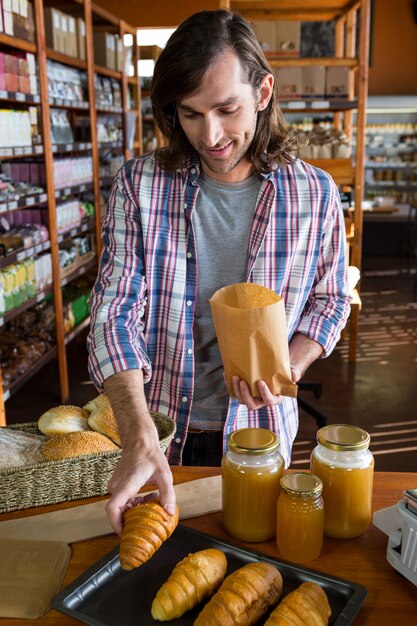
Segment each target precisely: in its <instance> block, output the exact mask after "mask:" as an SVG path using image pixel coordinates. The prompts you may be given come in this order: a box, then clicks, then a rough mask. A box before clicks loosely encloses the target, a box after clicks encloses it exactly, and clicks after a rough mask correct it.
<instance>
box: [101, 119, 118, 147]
mask: <svg viewBox="0 0 417 626" xmlns="http://www.w3.org/2000/svg"><path fill="white" fill-rule="evenodd" d="M97 141H98V142H99V143H101V142H102V143H107V142H112V141H123V126H122V119H121V117H120V115H117V116H116V115H99V116H98V118H97Z"/></svg>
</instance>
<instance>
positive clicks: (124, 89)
mask: <svg viewBox="0 0 417 626" xmlns="http://www.w3.org/2000/svg"><path fill="white" fill-rule="evenodd" d="M31 2H32V4H33V13H34V21H35V32H36V37H35V41H34V42H33V43H32V42H29V41H26V40H23V39H19V38H17V37H14V36H10V35H6V34H4V33H0V46H1V47H2V48H3V49H5V50H6V51H8V52H13V50H16V51H24V52H30V53H32V54H34V55H35V57H36V61H37V65H38V81H39V96H40V97H38V98H36V99H35V105H36V106H37V107H39V118H40V120H41V128H42V148H40V147H39V146H37V152H36V153H35V151H34V150H33V151H32V153H33V154H32V153H30V151H26V152H25V153H24V154H23V153H22V155H21V156H22V157H23V156H24V157H27V156H37V157H42V160H43V161H44V163H45V173H46V198H45V197H44V198H39V199H35V200H36V202H35V201H31V207H33V206H34V205H35V206H41V205H42V204H43V205H44V206H45V204H46V205H47V209H48V219H49V237H50V242H49V243H50V251H51V257H52V273H53V283H52V293H53V297H54V308H55V319H56V347H54V348H52V350H50V351H49V352H48V353H47V355H45V358H42V359H41V360H40V362H39V363H35V364H34V365H33V367H32V368H31V369H30V371H29V372H27V373H26V374H25V377H24V381H23V382H22V381H20V382H19V380H18V381H17V383H19V384H15V385H12V386H11V387H10V388H9V389H6V390H4V389H3V385H2V382H1V371H0V426H2V425H5V424H6V412H5V405H4V403H5V401H6V400H7V398H8V397H9V396H10V395H11V394H12V393H14V391H15V390H17V389H18V388H19V387H20V386H21V384H23V383H24V382H26V381H27V380H29V378H30V377H31V376H33V375H34V374H35V373H36V372H37V371H39V369H40V367H42V366H43V365H44V364H45V363H47V362H48V361H49V360H50V358H53V357H55V356H57V359H58V365H59V380H60V393H61V401H62V402H63V403H64V402H66V401H67V400H68V397H69V382H68V368H67V355H66V345H67V344H68V343H69V340H70V339H72V338H74V337H75V336H76V335H77V334H78V332H81V330H83V329H84V328H85V327H86V325H87V322H86V320H84V321H83V322H82V323H81V324H80V325H79V328H77V327H76V328H75V329H74V330H73V331H72V332H71V334H70V335H67V336H66V335H65V333H64V320H63V317H64V316H63V298H62V286H63V285H64V284H67V283H68V282H70V281H71V280H73V279H75V278H77V277H78V276H80V275H81V274H83V273H84V272H85V271H87V270H88V269H91V268H92V267H95V266H96V265H97V258H98V257H99V255H100V252H101V237H100V231H101V215H100V213H101V211H100V191H101V188H102V184H104V183H103V181H101V180H100V176H99V150H100V146H99V143H98V139H97V120H98V117H99V115H100V110H97V107H96V94H95V85H94V76H95V74H96V73H97V74H100V75H103V76H107V77H110V78H113V79H115V80H117V81H120V84H121V94H122V107H121V110H120V111H119V110H118V111H110V113H111V114H113V115H120V116H122V128H123V141H122V142H121V143H120V145H119V144H117V147H118V148H119V149H120V150H121V151H122V155H123V158H124V159H125V160H126V159H128V158H131V157H133V156H135V155H136V154H138V153H141V152H142V124H141V94H140V79H139V76H138V72H137V61H138V59H139V48H138V46H137V44H136V29H135V28H133V27H131V26H129V25H128V24H126V23H125V22H124V21H122V20H120V19H119V18H117V17H115V16H114V15H112V14H111V13H109V12H108V11H106V10H104V9H103V8H101V7H100V6H99V5H96V4H95V3H92V2H91V0H65V2H60V1H59V0H56V1H50V0H31ZM45 7H55V8H57V9H59V10H62V11H63V12H64V13H67V14H69V15H71V16H72V17H75V18H77V17H80V18H82V19H83V20H84V22H85V27H86V28H85V42H86V59H85V60H83V59H80V58H77V57H74V56H69V55H67V54H63V53H62V52H57V51H56V50H52V49H50V48H47V47H46V38H45V13H44V8H45ZM100 30H105V31H107V32H110V33H113V34H116V35H118V36H119V37H120V38H121V39H122V41H123V37H124V35H125V34H130V35H131V36H132V41H133V44H132V48H133V49H132V65H133V67H134V71H133V76H128V75H127V74H126V73H125V72H122V71H117V70H114V69H109V68H107V67H102V66H98V65H96V64H95V61H94V35H95V33H96V32H99V31H100ZM48 59H50V60H53V61H57V62H59V63H62V64H64V65H66V66H69V67H71V68H75V69H79V70H84V71H85V72H86V75H87V87H88V104H87V105H85V107H84V108H80V107H78V108H77V106H74V105H72V106H71V103H69V104H68V103H65V102H64V103H63V104H60V105H59V106H60V108H66V109H68V110H71V111H72V112H75V114H76V113H77V111H78V110H81V111H82V113H83V115H88V117H89V124H90V128H91V142H88V143H86V144H82V145H81V144H80V145H78V144H77V145H76V144H72V145H69V146H66V147H65V149H63V148H62V146H60V147H59V149H57V147H56V146H55V147H54V146H53V145H52V141H51V122H50V111H51V109H53V108H54V107H55V106H58V105H57V104H55V103H53V102H51V101H50V98H49V97H48V76H47V61H48ZM122 67H126V48H125V47H124V48H123V60H122ZM129 90H130V96H131V98H130V101H132V102H133V107H132V108H131V109H129V108H128V101H129V98H128V95H129ZM0 102H3V103H6V102H7V103H8V106H9V105H11V106H12V107H13V103H14V102H16V103H19V107H22V103H25V102H28V104H31V105H32V106H33V98H28V97H26V96H25V95H24V94H16V96H15V97H12V98H10V95H9V94H7V97H6V98H3V99H2V100H0ZM106 113H107V111H106ZM127 113H130V114H131V117H132V116H133V117H134V119H135V124H134V140H133V142H131V145H127V143H126V114H127ZM115 147H116V146H115ZM63 152H64V153H65V152H67V153H68V155H70V154H73V153H74V152H76V153H77V154H78V153H80V152H81V153H85V154H87V155H91V156H92V160H93V180H92V189H93V194H94V205H95V218H94V221H93V220H90V221H89V223H88V224H86V225H85V228H82V229H78V230H77V229H73V231H74V232H73V231H70V232H69V233H67V234H66V236H68V237H73V236H77V235H79V234H80V233H81V232H85V231H88V232H90V234H91V235H92V237H93V238H95V239H96V246H95V248H96V255H95V259H93V260H92V258H91V254H89V255H88V261H87V262H86V264H85V267H84V266H80V267H77V271H75V272H73V273H71V274H70V275H68V276H65V275H64V274H65V272H61V270H60V265H59V244H60V242H61V241H62V239H63V238H62V236H61V235H58V231H57V219H56V204H57V201H59V197H60V194H57V192H56V191H55V188H54V180H53V168H54V155H55V154H57V153H59V154H60V155H62V154H63ZM15 153H16V154H15ZM10 158H13V159H17V158H19V154H18V151H17V150H16V151H15V150H13V151H12V156H10V155H7V156H0V160H3V159H5V160H6V159H7V160H9V159H10ZM85 187H86V186H85V185H84V186H81V188H80V191H82V190H83V188H85ZM74 192H75V193H76V190H73V189H72V190H71V193H74ZM17 208H21V207H20V206H19V207H17ZM6 214H7V213H6ZM35 256H36V253H35ZM12 262H13V260H11V261H10V263H12ZM44 296H45V294H44V293H43V292H42V293H40V294H37V297H36V298H33V299H32V300H33V303H32V305H35V304H36V303H37V302H40V301H41V300H42V299H43V297H44ZM31 302H32V301H29V302H28V306H30V305H31ZM26 308H27V307H26ZM18 309H19V310H20V309H21V307H18ZM13 311H14V309H13V310H12V311H10V312H8V313H7V318H2V320H1V321H2V324H1V325H3V324H4V323H7V321H9V319H12V318H13V317H14V315H13ZM17 312H18V311H16V314H17ZM22 380H23V379H22Z"/></svg>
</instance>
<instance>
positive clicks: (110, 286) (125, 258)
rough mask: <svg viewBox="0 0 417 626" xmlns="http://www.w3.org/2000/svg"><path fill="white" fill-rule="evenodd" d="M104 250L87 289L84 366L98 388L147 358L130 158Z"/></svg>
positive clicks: (119, 180) (112, 203)
mask: <svg viewBox="0 0 417 626" xmlns="http://www.w3.org/2000/svg"><path fill="white" fill-rule="evenodd" d="M102 239H103V252H102V256H101V260H100V266H99V272H98V277H97V280H96V282H95V285H94V287H93V290H92V293H91V304H90V315H91V326H90V333H89V335H88V338H87V349H88V353H89V360H88V367H89V372H90V376H91V380H92V381H93V383H94V384H95V386H96V387H97V389H98V390H99V391H102V390H103V383H104V381H105V380H106V379H107V378H109V377H110V376H112V375H113V374H115V373H117V372H122V371H125V370H130V369H143V370H144V378H145V381H148V380H149V379H150V376H151V364H150V361H149V358H148V355H147V350H146V342H145V338H144V314H145V308H146V293H147V288H146V280H145V274H144V260H143V240H142V229H141V223H140V211H139V207H138V204H137V201H136V200H135V198H134V196H133V192H132V185H131V180H130V169H129V162H128V163H127V164H125V165H124V166H123V167H122V168H121V170H120V171H119V173H118V174H117V176H116V178H115V181H114V183H113V186H112V190H111V194H110V198H109V201H108V208H107V214H106V218H105V220H104V222H103V229H102Z"/></svg>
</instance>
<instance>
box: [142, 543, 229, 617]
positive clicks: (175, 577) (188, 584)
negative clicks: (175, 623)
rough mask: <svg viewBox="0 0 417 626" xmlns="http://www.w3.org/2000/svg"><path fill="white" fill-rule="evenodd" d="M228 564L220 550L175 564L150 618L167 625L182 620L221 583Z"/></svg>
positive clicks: (197, 553)
mask: <svg viewBox="0 0 417 626" xmlns="http://www.w3.org/2000/svg"><path fill="white" fill-rule="evenodd" d="M226 569H227V561H226V557H225V555H224V553H223V552H222V551H221V550H216V549H214V548H208V549H207V550H200V551H199V552H194V553H193V554H189V555H188V556H186V557H185V558H184V559H183V560H182V561H180V562H179V563H177V565H176V566H175V567H174V569H173V571H172V574H171V575H170V577H169V578H168V580H167V581H166V582H165V583H164V584H163V585H162V587H161V588H160V589H159V591H158V593H157V594H156V596H155V599H154V601H153V603H152V609H151V613H152V617H153V618H154V619H156V620H159V621H160V622H166V621H168V620H171V619H175V618H176V617H181V616H182V615H184V613H186V612H187V611H189V610H190V609H193V608H194V607H195V606H197V604H199V603H200V602H201V601H202V600H204V599H205V598H207V597H208V596H211V594H212V593H214V591H216V589H217V588H218V587H219V585H220V584H221V583H222V581H223V578H224V576H225V574H226Z"/></svg>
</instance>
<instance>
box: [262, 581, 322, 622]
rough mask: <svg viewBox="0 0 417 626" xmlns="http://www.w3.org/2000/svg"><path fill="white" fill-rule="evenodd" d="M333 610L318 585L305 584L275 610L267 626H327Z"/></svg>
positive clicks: (286, 597) (290, 594) (289, 595)
mask: <svg viewBox="0 0 417 626" xmlns="http://www.w3.org/2000/svg"><path fill="white" fill-rule="evenodd" d="M331 612H332V611H331V609H330V605H329V601H328V599H327V595H326V593H325V591H324V590H323V589H322V587H320V585H318V584H317V583H312V582H308V583H303V584H302V585H300V586H299V587H298V588H297V589H296V590H295V591H292V592H291V593H289V594H288V595H287V596H285V598H284V599H283V600H282V601H281V602H280V603H279V605H278V606H277V607H276V609H274V610H273V611H272V613H271V615H270V616H269V618H268V619H267V620H266V622H265V626H327V624H328V623H329V618H330V615H331Z"/></svg>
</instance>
